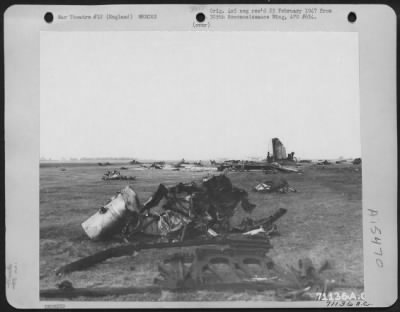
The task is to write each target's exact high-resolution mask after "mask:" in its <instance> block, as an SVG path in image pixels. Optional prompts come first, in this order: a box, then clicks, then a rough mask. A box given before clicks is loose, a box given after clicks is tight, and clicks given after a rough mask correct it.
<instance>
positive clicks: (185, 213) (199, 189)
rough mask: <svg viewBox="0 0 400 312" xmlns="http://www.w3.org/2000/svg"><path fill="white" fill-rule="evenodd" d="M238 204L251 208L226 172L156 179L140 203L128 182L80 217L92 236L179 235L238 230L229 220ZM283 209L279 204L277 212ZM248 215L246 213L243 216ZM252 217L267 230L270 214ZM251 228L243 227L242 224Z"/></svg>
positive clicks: (177, 237)
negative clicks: (173, 181)
mask: <svg viewBox="0 0 400 312" xmlns="http://www.w3.org/2000/svg"><path fill="white" fill-rule="evenodd" d="M239 204H240V206H241V208H242V209H243V210H244V211H245V212H247V213H251V212H252V210H253V209H254V208H255V205H254V204H252V203H250V202H249V199H248V193H247V192H246V191H245V190H243V189H240V188H237V187H235V186H233V185H232V182H231V181H230V179H229V178H228V177H226V176H225V175H217V176H211V177H208V178H204V179H203V180H202V181H201V182H200V183H196V182H191V183H179V184H177V185H175V186H173V187H169V188H167V187H166V186H164V185H163V184H160V185H159V187H158V189H157V190H156V192H155V193H154V194H153V196H151V197H150V198H149V199H148V200H147V201H146V202H145V203H144V204H143V205H142V204H141V203H140V201H139V199H138V196H137V194H136V193H135V192H134V190H133V189H131V188H130V187H129V186H127V187H125V188H124V189H123V190H121V191H120V192H119V193H118V194H117V195H116V196H114V197H113V198H111V199H110V201H109V202H108V203H107V204H106V205H104V206H102V207H101V208H100V209H99V211H98V212H96V213H95V214H94V215H93V216H91V217H90V218H89V219H88V220H86V221H85V222H83V223H82V227H83V229H84V230H85V232H86V234H87V235H88V236H89V237H90V238H91V239H103V238H105V237H107V236H112V235H115V234H120V235H121V236H122V237H123V239H124V240H126V241H129V240H135V238H136V237H137V236H140V235H152V236H153V237H156V238H157V237H158V238H159V239H161V240H163V239H164V240H178V241H183V240H186V239H192V238H194V237H200V236H203V237H209V236H210V235H211V236H218V235H219V234H222V233H229V232H235V231H236V232H237V231H238V230H239V231H240V229H238V228H234V226H233V225H232V224H231V217H232V216H233V215H234V213H235V210H236V209H237V206H238V205H239ZM282 215H283V214H282V210H280V215H279V217H280V216H282ZM249 220H251V219H249V218H247V222H249ZM274 221H276V219H274ZM252 222H253V223H254V224H258V226H257V227H260V226H264V227H265V228H266V230H269V227H270V226H271V224H270V223H271V219H268V220H264V221H263V222H264V223H265V224H264V223H259V222H258V223H257V222H256V221H254V220H253V221H252ZM249 224H250V223H249ZM263 224H264V225H263ZM267 225H268V227H267ZM253 229H255V228H251V229H250V228H249V227H245V228H242V229H241V230H242V231H243V232H244V231H249V230H253ZM212 233H215V234H214V235H213V234H212Z"/></svg>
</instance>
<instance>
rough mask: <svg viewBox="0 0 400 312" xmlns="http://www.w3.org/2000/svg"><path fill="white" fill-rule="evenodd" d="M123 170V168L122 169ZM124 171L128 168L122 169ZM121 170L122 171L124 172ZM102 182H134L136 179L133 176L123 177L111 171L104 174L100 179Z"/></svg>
mask: <svg viewBox="0 0 400 312" xmlns="http://www.w3.org/2000/svg"><path fill="white" fill-rule="evenodd" d="M122 168H124V167H122ZM124 169H125V170H126V169H128V168H124ZM124 169H122V170H124ZM101 179H102V180H136V177H134V176H125V175H122V174H121V172H119V171H118V170H113V171H107V172H106V173H104V175H103V177H102V178H101Z"/></svg>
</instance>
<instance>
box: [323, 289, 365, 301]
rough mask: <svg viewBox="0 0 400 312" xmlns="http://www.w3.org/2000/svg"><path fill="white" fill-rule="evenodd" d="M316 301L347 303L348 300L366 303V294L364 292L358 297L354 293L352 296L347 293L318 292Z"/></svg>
mask: <svg viewBox="0 0 400 312" xmlns="http://www.w3.org/2000/svg"><path fill="white" fill-rule="evenodd" d="M315 295H316V297H315V300H318V301H346V300H364V301H365V293H364V292H362V293H361V294H358V295H356V294H355V293H354V292H351V293H350V294H349V293H347V292H338V291H336V292H329V293H327V294H326V293H322V292H317V293H316V294H315Z"/></svg>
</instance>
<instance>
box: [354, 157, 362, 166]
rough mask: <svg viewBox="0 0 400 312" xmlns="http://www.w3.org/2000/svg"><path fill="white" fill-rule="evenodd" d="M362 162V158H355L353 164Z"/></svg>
mask: <svg viewBox="0 0 400 312" xmlns="http://www.w3.org/2000/svg"><path fill="white" fill-rule="evenodd" d="M360 164H361V158H355V159H354V160H353V165H360Z"/></svg>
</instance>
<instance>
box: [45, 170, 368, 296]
mask: <svg viewBox="0 0 400 312" xmlns="http://www.w3.org/2000/svg"><path fill="white" fill-rule="evenodd" d="M61 167H62V168H65V169H66V170H65V171H62V170H61ZM128 167H129V168H132V166H128ZM111 168H114V167H110V168H107V167H99V166H96V165H93V164H91V165H84V164H83V165H80V166H68V164H63V165H62V166H57V165H52V166H45V167H41V168H40V288H41V289H44V288H54V287H55V285H56V283H58V282H60V281H61V280H64V279H68V280H70V281H71V282H72V283H73V285H74V287H128V286H138V287H140V286H147V285H151V284H152V283H153V279H154V277H156V275H157V263H158V261H159V260H160V259H162V258H163V257H164V256H165V255H167V254H171V253H173V252H176V250H173V249H171V250H165V249H164V250H148V251H143V252H139V253H138V254H137V255H136V256H132V257H121V258H114V259H110V260H108V261H105V262H104V263H102V264H99V265H97V266H95V267H93V268H90V269H88V270H87V271H80V272H73V273H70V274H68V275H67V276H64V277H58V276H56V275H55V273H54V271H55V269H57V268H58V267H60V266H61V265H63V264H66V263H69V262H71V261H74V260H77V259H79V258H81V257H84V256H88V255H91V254H93V253H95V252H98V251H101V250H103V249H105V248H109V247H111V246H116V245H119V244H120V243H119V242H118V241H109V242H93V241H90V240H89V239H88V238H87V237H86V235H85V233H84V232H83V230H82V228H81V223H82V222H83V221H85V220H86V219H87V218H88V217H89V216H91V215H92V214H94V213H95V212H96V211H97V209H98V208H99V207H100V206H102V205H103V204H105V202H106V201H107V200H108V199H109V198H110V197H111V196H113V195H114V194H115V193H116V192H118V191H119V190H120V189H122V188H123V187H124V186H126V185H127V182H130V185H131V186H132V188H133V189H134V190H135V191H136V192H137V194H138V195H139V198H140V200H141V201H142V202H144V201H145V200H146V199H147V198H148V197H149V196H150V195H151V194H152V193H153V192H154V191H155V190H156V188H157V186H158V184H160V183H164V184H166V185H167V186H168V185H174V184H175V183H177V182H190V181H192V180H195V179H199V178H201V177H203V176H204V175H205V174H207V173H205V172H190V171H166V170H141V171H136V170H133V169H129V170H124V171H123V174H124V175H134V176H136V177H137V179H136V181H102V180H101V176H102V175H103V173H104V172H105V171H106V170H107V169H111ZM116 168H118V167H116ZM121 173H122V172H121ZM214 174H215V173H214ZM228 177H229V178H230V179H231V180H232V182H233V183H234V185H235V186H238V187H241V188H244V189H246V190H247V191H248V192H249V194H250V200H251V202H253V203H255V204H257V207H256V209H255V210H254V211H253V213H252V215H251V217H252V218H257V217H264V216H268V215H270V214H271V213H273V212H274V211H275V210H276V209H278V208H280V207H281V208H286V209H287V210H288V212H287V214H286V215H284V216H283V217H282V218H281V219H280V220H278V222H277V224H278V229H279V232H280V234H281V235H280V236H278V237H275V238H273V239H272V241H271V242H272V245H273V246H274V248H273V249H272V250H271V251H270V253H269V255H270V256H271V257H272V258H273V260H274V261H275V262H276V263H279V264H281V265H293V266H295V265H296V264H297V261H298V259H299V258H302V257H310V258H311V259H312V260H313V262H314V263H315V264H316V265H317V266H318V265H319V264H320V263H322V262H323V261H324V260H329V261H330V262H331V263H332V265H333V268H332V270H330V274H331V275H332V276H333V277H334V278H335V279H340V280H343V282H346V283H349V284H363V254H362V200H361V198H362V196H361V167H360V166H354V165H331V166H315V165H306V166H305V167H304V173H303V174H296V173H293V174H285V175H284V177H285V178H286V179H287V180H288V182H289V184H290V185H291V186H293V187H295V188H296V189H297V191H298V192H297V193H288V194H260V193H254V192H252V191H251V189H252V187H253V186H254V185H256V184H257V183H259V182H263V181H265V180H267V179H269V178H270V177H271V176H267V175H265V174H264V173H262V172H229V173H228ZM243 216H246V215H245V213H244V212H243V211H242V210H241V208H239V207H238V208H237V213H236V215H235V216H234V221H237V222H239V221H240V220H241V218H242V217H243ZM327 274H329V272H327ZM349 291H350V290H349ZM359 291H360V290H358V292H359ZM100 299H101V300H125V301H126V300H129V301H136V300H141V301H143V300H144V301H149V300H155V301H192V300H202V301H204V300H211V301H215V300H273V299H274V298H273V296H272V295H271V293H270V292H250V291H246V292H243V293H233V292H232V293H231V292H225V293H212V292H208V291H198V292H194V293H186V294H176V293H171V292H163V293H162V295H161V296H160V295H154V294H145V295H143V294H141V295H139V294H137V295H127V296H120V297H111V296H109V297H104V298H100ZM78 300H87V299H86V298H79V299H78ZM97 300H98V299H97Z"/></svg>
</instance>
